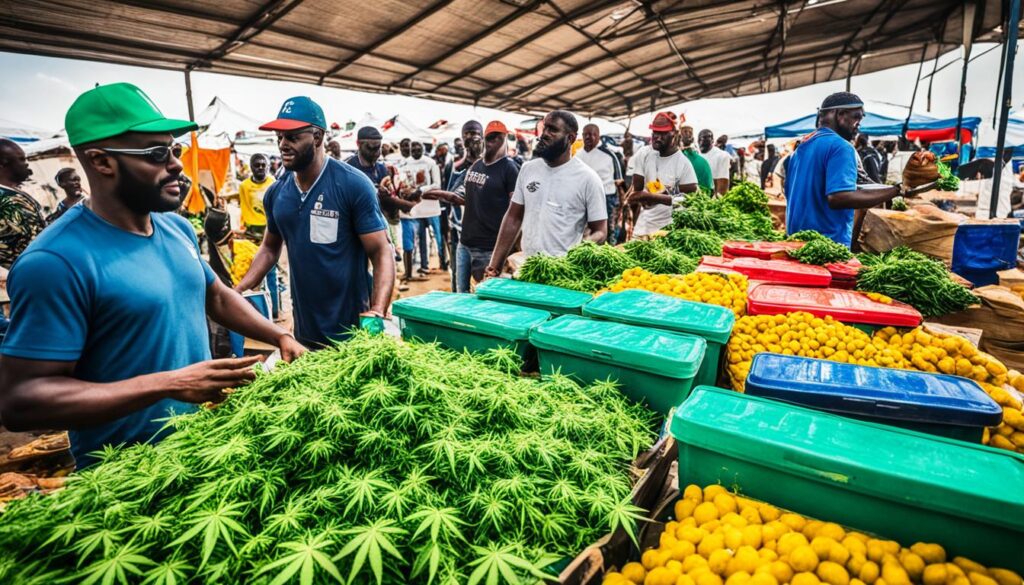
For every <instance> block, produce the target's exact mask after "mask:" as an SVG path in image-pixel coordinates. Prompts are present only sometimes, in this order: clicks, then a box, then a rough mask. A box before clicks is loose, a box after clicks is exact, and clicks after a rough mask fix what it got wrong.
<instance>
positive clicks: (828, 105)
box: [786, 92, 900, 248]
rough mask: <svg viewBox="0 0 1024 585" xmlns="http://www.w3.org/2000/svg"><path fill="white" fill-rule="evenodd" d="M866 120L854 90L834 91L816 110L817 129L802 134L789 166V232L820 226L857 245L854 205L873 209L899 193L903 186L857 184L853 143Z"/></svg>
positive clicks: (824, 232)
mask: <svg viewBox="0 0 1024 585" xmlns="http://www.w3.org/2000/svg"><path fill="white" fill-rule="evenodd" d="M863 118H864V103H863V102H862V101H861V99H860V98H859V97H857V96H856V95H854V94H852V93H847V92H839V93H834V94H832V95H830V96H828V97H827V98H825V101H824V102H822V104H821V108H819V110H818V129H817V130H815V131H814V132H813V133H812V134H811V135H810V136H808V137H806V138H804V140H803V142H801V143H800V148H798V149H797V150H796V152H794V153H793V155H792V156H791V157H790V161H789V165H788V168H787V169H786V231H787V232H788V233H790V234H793V233H796V232H798V231H801V230H816V231H818V232H820V233H821V234H822V235H824V236H827V237H829V238H831V239H832V240H833V241H836V242H839V243H840V244H842V245H844V246H846V247H847V248H849V247H850V245H851V244H852V243H853V216H854V211H853V210H854V209H867V208H870V207H874V206H876V205H879V204H881V203H884V202H886V201H889V200H890V199H892V198H893V197H896V196H897V195H899V194H900V188H899V187H884V188H879V189H863V188H858V187H857V151H856V150H855V149H854V148H853V144H851V143H850V141H851V140H853V137H854V136H856V135H857V131H858V130H859V129H860V121H861V120H862V119H863Z"/></svg>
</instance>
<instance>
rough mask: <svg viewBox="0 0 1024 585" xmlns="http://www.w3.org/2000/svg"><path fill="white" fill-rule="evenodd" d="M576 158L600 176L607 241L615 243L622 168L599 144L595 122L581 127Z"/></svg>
mask: <svg viewBox="0 0 1024 585" xmlns="http://www.w3.org/2000/svg"><path fill="white" fill-rule="evenodd" d="M576 158H578V159H580V160H581V161H583V163H584V164H586V165H587V166H588V167H590V168H592V169H594V172H596V173H597V176H598V177H600V178H601V185H602V186H603V187H604V198H605V202H606V203H607V207H608V225H609V229H608V243H609V244H615V230H614V229H611V226H613V225H615V216H616V211H617V210H618V207H619V185H620V184H621V183H622V168H621V167H620V166H619V159H618V158H617V157H616V156H615V154H614V153H613V152H612V151H610V150H608V147H607V146H605V145H603V144H601V131H600V130H599V129H598V127H597V125H596V124H587V125H586V126H584V127H583V148H582V149H580V150H579V152H577V153H576Z"/></svg>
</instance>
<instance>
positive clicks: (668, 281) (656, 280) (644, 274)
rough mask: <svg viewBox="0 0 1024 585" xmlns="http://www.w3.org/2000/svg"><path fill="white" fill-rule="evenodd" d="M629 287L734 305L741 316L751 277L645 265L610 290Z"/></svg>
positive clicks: (624, 276)
mask: <svg viewBox="0 0 1024 585" xmlns="http://www.w3.org/2000/svg"><path fill="white" fill-rule="evenodd" d="M628 288H639V289H643V290H649V291H651V292H656V293H661V294H665V295H669V296H673V297H678V298H681V299H686V300H688V301H696V302H698V303H711V304H713V305H719V306H722V307H726V308H728V309H732V311H733V313H736V316H737V317H742V316H743V315H744V313H746V310H747V277H746V276H744V275H742V274H719V273H715V272H693V273H691V274H685V275H678V274H653V273H651V272H648V271H646V270H644V269H643V268H630V269H629V270H626V271H625V272H623V273H622V278H620V279H619V280H617V281H616V282H615V283H614V284H612V285H611V286H610V287H608V290H610V291H612V292H622V291H624V290H626V289H628Z"/></svg>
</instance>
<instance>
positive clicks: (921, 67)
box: [903, 43, 928, 136]
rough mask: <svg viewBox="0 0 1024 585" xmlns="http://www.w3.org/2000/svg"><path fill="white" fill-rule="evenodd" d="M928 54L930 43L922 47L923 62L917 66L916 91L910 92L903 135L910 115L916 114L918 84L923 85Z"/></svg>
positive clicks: (908, 123) (907, 126) (905, 132)
mask: <svg viewBox="0 0 1024 585" xmlns="http://www.w3.org/2000/svg"><path fill="white" fill-rule="evenodd" d="M927 56H928V43H925V44H924V47H922V48H921V63H920V64H919V65H918V66H917V79H915V80H914V92H913V93H911V94H910V107H909V108H907V119H906V120H904V121H903V136H906V135H907V129H908V128H909V127H910V117H911V116H913V115H914V102H915V101H916V100H917V86H919V85H921V72H922V71H924V61H925V57H927Z"/></svg>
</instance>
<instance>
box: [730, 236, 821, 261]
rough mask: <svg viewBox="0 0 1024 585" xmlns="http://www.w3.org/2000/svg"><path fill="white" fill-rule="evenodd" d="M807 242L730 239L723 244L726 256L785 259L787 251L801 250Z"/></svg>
mask: <svg viewBox="0 0 1024 585" xmlns="http://www.w3.org/2000/svg"><path fill="white" fill-rule="evenodd" d="M804 243H805V242H744V241H739V240H737V241H730V242H724V243H723V244H722V256H723V257H725V258H729V257H735V258H760V259H762V260H771V259H772V258H776V259H785V258H786V257H787V256H786V252H788V251H790V250H799V249H800V248H803V247H804Z"/></svg>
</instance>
